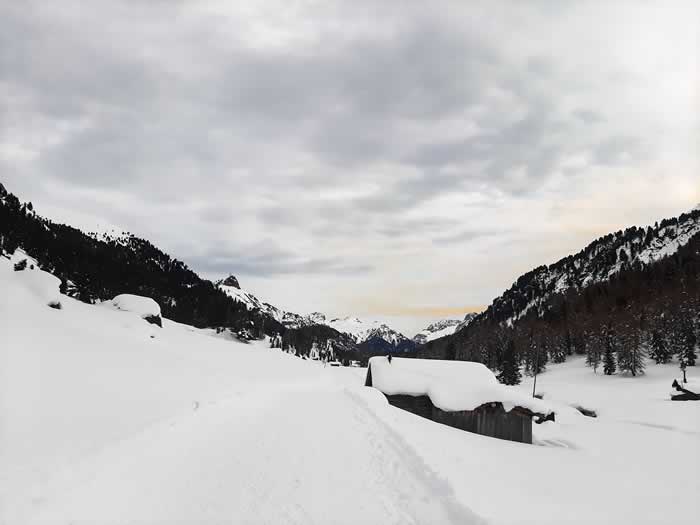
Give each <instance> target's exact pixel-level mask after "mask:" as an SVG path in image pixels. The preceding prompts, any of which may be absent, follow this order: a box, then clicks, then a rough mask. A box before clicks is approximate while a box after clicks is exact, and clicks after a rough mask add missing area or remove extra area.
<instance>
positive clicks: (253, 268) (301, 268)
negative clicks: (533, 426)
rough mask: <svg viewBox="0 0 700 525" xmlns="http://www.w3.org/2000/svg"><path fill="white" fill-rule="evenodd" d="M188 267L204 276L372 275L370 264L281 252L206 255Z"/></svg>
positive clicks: (193, 257)
mask: <svg viewBox="0 0 700 525" xmlns="http://www.w3.org/2000/svg"><path fill="white" fill-rule="evenodd" d="M187 260H188V261H190V265H191V266H192V267H193V268H196V269H197V270H198V271H201V272H203V273H206V274H218V275H228V274H234V275H237V276H238V275H243V276H255V277H275V276H279V275H290V274H302V275H303V274H314V275H318V274H332V275H346V276H349V275H362V274H366V273H369V272H371V271H372V269H373V267H372V266H371V265H369V264H361V263H348V262H347V261H345V260H343V259H342V258H340V257H311V258H299V257H298V256H296V255H294V254H292V253H289V252H285V251H282V250H275V251H274V252H267V253H231V252H224V253H216V252H213V253H207V254H205V255H194V256H190V257H189V258H188V259H187Z"/></svg>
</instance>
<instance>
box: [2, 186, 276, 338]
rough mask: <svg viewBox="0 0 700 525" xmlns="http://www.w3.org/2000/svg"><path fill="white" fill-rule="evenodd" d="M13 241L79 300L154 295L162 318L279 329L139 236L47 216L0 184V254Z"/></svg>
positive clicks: (254, 333) (257, 330)
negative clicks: (92, 230)
mask: <svg viewBox="0 0 700 525" xmlns="http://www.w3.org/2000/svg"><path fill="white" fill-rule="evenodd" d="M17 247H21V248H23V249H24V250H25V252H27V254H29V255H30V256H32V257H33V258H35V259H36V260H37V262H38V264H39V266H40V267H41V268H42V269H43V270H46V271H48V272H51V273H53V274H54V275H56V276H57V277H59V278H60V279H61V281H62V285H61V288H62V292H63V293H66V294H68V295H71V296H74V297H76V298H78V299H80V300H81V301H84V302H88V303H94V302H95V301H99V300H106V299H111V298H112V297H114V296H116V295H118V294H121V293H131V294H137V295H144V296H147V297H151V298H153V299H155V300H156V302H158V304H159V305H160V306H161V309H162V312H163V315H164V316H165V317H168V318H170V319H173V320H175V321H178V322H182V323H187V324H191V325H193V326H197V327H223V328H230V329H232V330H233V331H235V332H240V333H242V334H246V336H250V337H259V336H262V334H263V333H276V332H279V331H280V330H281V329H283V327H281V325H279V323H277V322H276V321H275V320H274V319H271V318H266V317H265V316H264V315H262V314H260V313H259V312H255V311H249V310H248V309H246V307H245V305H243V304H242V303H240V302H237V301H234V300H233V299H232V298H230V297H228V296H227V295H226V294H225V293H223V292H222V291H221V290H219V289H218V288H216V287H215V286H214V285H213V284H212V283H211V282H210V281H207V280H205V279H201V278H200V277H199V276H198V275H197V274H196V273H195V272H193V271H192V270H190V269H189V268H188V267H187V265H186V264H185V263H183V262H182V261H179V260H177V259H173V258H171V257H170V256H169V255H167V254H166V253H163V252H162V251H161V250H159V249H158V248H156V247H155V246H153V245H152V244H151V243H150V242H148V241H147V240H144V239H140V238H138V237H136V236H134V235H126V236H123V237H109V236H104V237H103V238H95V237H92V236H89V235H86V234H85V233H83V232H82V231H80V230H78V229H76V228H73V227H71V226H67V225H65V224H57V223H54V222H52V221H50V220H48V219H45V218H43V217H41V216H39V215H38V214H37V213H36V211H35V210H34V208H33V206H32V204H31V203H24V204H23V203H21V202H20V200H19V199H18V198H17V197H16V196H14V195H13V194H11V193H8V192H7V190H6V189H5V188H4V186H2V184H0V253H1V251H3V250H4V251H5V252H7V253H12V252H14V250H15V249H16V248H17Z"/></svg>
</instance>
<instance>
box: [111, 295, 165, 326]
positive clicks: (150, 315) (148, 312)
mask: <svg viewBox="0 0 700 525" xmlns="http://www.w3.org/2000/svg"><path fill="white" fill-rule="evenodd" d="M109 304H110V305H111V306H113V307H114V308H116V309H117V310H124V311H126V312H132V313H135V314H136V315H138V316H139V317H141V318H142V319H145V320H146V321H148V322H149V323H152V324H157V325H158V326H162V324H163V321H162V318H161V316H160V306H158V303H157V302H155V301H154V300H153V299H151V298H150V297H143V296H141V295H133V294H128V293H125V294H120V295H117V296H116V297H115V298H114V299H112V300H111V301H109Z"/></svg>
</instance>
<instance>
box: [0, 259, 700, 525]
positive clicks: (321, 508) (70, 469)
mask: <svg viewBox="0 0 700 525" xmlns="http://www.w3.org/2000/svg"><path fill="white" fill-rule="evenodd" d="M31 272H33V273H31ZM54 286H55V287H57V286H58V282H57V280H52V278H51V277H50V276H46V275H45V274H42V272H40V271H39V270H31V271H30V270H25V272H13V271H12V266H11V264H10V263H9V261H7V260H6V259H3V258H0V290H2V293H0V465H2V468H0V524H3V525H5V524H6V525H22V524H30V523H32V524H33V523H51V524H63V523H70V522H72V521H77V522H81V520H82V522H84V523H105V522H110V523H174V522H177V523H198V524H209V523H217V524H218V523H305V524H306V523H311V524H313V523H319V524H321V523H323V524H327V523H353V524H355V523H402V524H403V523H409V524H410V523H421V524H423V523H429V524H442V523H465V524H469V523H478V522H479V521H480V518H479V517H477V516H480V517H481V518H484V519H486V520H487V521H488V522H490V523H496V524H516V523H540V524H541V523H549V524H561V523H567V524H569V523H578V524H584V523H586V524H588V523H630V524H632V523H635V524H636V523H675V524H690V523H695V521H696V519H697V516H698V515H700V500H699V499H698V498H697V494H698V493H699V492H700V486H699V485H698V480H699V479H700V478H699V477H698V476H697V465H698V464H700V456H699V452H698V451H700V417H699V412H698V408H697V404H694V403H679V402H672V401H669V400H668V389H669V385H670V383H671V381H672V379H673V377H674V376H675V375H676V373H677V368H675V367H674V366H668V367H664V366H660V367H656V366H650V367H649V369H648V374H647V376H645V377H643V378H635V379H631V378H619V377H603V376H596V375H594V374H592V372H591V371H590V370H589V369H586V368H585V367H584V366H583V364H582V362H580V361H577V360H572V361H571V362H567V363H565V364H563V365H553V366H550V367H549V370H548V371H547V372H546V373H544V374H542V375H541V376H540V377H539V378H538V390H540V391H542V392H544V393H545V400H547V401H548V403H550V404H553V405H555V408H556V411H557V421H556V423H552V422H548V423H544V424H542V425H535V426H534V428H533V431H534V432H535V439H536V441H537V442H538V443H539V444H540V445H541V446H536V445H525V444H521V443H512V442H507V441H501V440H496V439H491V438H487V437H484V436H478V435H475V434H469V433H465V432H461V431H459V430H457V429H453V428H450V427H446V426H443V425H439V424H436V423H433V422H431V421H428V420H424V419H422V418H420V417H417V416H415V415H413V414H410V413H407V412H404V411H401V410H398V409H396V408H394V407H391V406H390V405H388V403H386V401H385V399H384V398H383V396H382V395H381V394H380V393H379V392H377V391H376V390H374V389H368V388H364V387H362V386H361V385H362V384H363V381H364V375H365V370H363V369H345V368H330V367H329V368H325V369H324V368H323V367H321V366H319V365H318V364H316V363H310V362H307V361H302V360H299V359H296V358H294V357H291V356H289V355H286V354H283V353H281V352H280V351H279V350H276V349H269V348H266V345H265V344H264V343H255V344H251V345H245V344H240V343H234V342H232V341H230V340H225V339H224V338H223V337H220V336H216V334H214V332H213V331H207V330H196V329H193V328H191V327H188V326H184V325H179V324H176V323H173V322H170V321H168V320H167V319H165V320H164V322H163V328H162V329H160V328H158V327H156V326H154V325H149V324H147V323H144V322H143V320H142V319H141V318H140V316H139V315H138V313H134V312H123V311H116V310H114V309H111V308H101V307H99V306H91V305H86V304H83V303H80V302H77V301H74V300H72V299H70V298H67V297H64V296H61V297H60V300H61V302H62V304H63V309H62V310H55V309H52V308H49V307H47V306H46V299H47V297H51V296H54V295H55V294H56V290H54V289H53V287H54ZM697 375H698V374H697V370H696V369H690V370H689V376H690V377H691V378H693V379H695V378H696V377H697ZM520 388H521V390H522V392H527V391H528V389H529V388H531V385H530V384H528V381H527V380H526V381H525V382H524V384H523V385H521V387H520ZM574 403H580V404H582V405H583V406H586V407H587V408H592V409H594V410H596V411H597V412H598V414H599V417H598V418H597V419H592V418H587V417H584V416H582V415H580V414H579V413H578V412H577V411H576V410H575V409H573V408H571V406H570V405H571V404H574ZM542 445H543V446H542Z"/></svg>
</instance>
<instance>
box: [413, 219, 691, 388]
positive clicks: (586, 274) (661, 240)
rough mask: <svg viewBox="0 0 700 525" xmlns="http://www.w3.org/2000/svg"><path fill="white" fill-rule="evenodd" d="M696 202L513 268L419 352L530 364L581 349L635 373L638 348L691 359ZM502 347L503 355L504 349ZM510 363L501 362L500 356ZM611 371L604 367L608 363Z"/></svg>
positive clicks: (494, 363)
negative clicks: (493, 293) (520, 269)
mask: <svg viewBox="0 0 700 525" xmlns="http://www.w3.org/2000/svg"><path fill="white" fill-rule="evenodd" d="M699 319H700V210H697V209H695V210H693V211H691V212H689V213H684V214H682V215H680V216H679V217H677V218H672V219H665V220H663V221H661V223H656V224H655V225H654V226H648V227H646V228H638V227H631V228H628V229H626V230H624V231H618V232H615V233H610V234H608V235H605V236H603V237H601V238H599V239H597V240H595V241H593V242H592V243H591V244H589V245H588V246H586V247H585V248H584V249H582V250H581V251H580V252H578V253H576V254H574V255H570V256H567V257H564V258H563V259H561V260H559V261H557V262H555V263H554V264H551V265H549V266H540V267H538V268H535V269H534V270H532V271H530V272H528V273H526V274H524V275H522V276H520V277H519V278H518V279H517V280H516V282H515V283H514V284H513V285H512V286H511V287H510V288H509V289H508V290H506V291H505V292H504V293H503V294H502V295H500V296H499V297H497V298H496V299H494V301H493V302H492V304H491V305H490V306H489V307H488V308H487V310H485V311H484V312H482V313H481V314H479V315H477V316H476V317H475V318H474V320H473V321H472V322H471V323H469V324H468V325H467V326H466V327H464V328H462V329H460V330H457V331H456V332H455V334H453V335H451V336H449V337H444V338H441V339H435V340H433V341H428V342H427V343H426V344H425V345H424V346H423V347H421V349H420V351H419V354H420V355H423V356H426V357H453V358H456V359H467V360H474V361H480V362H483V363H485V364H487V365H488V366H489V367H490V368H492V369H496V370H498V369H502V368H503V367H504V366H505V363H506V362H508V363H518V364H524V365H525V369H526V370H527V371H533V370H540V369H541V368H542V367H543V366H544V365H545V364H546V363H547V362H548V361H550V360H551V361H554V362H562V361H564V360H565V359H566V358H567V357H568V356H569V355H572V354H586V355H587V356H588V357H589V360H590V361H591V363H593V364H594V366H596V367H597V364H598V363H599V362H600V360H601V355H602V354H603V353H604V352H606V351H607V352H608V353H609V355H610V357H609V367H608V369H610V370H618V371H620V370H621V371H623V372H626V373H630V374H631V375H637V373H639V372H641V370H639V366H638V365H639V364H640V362H641V361H640V359H639V355H641V353H643V352H645V353H650V354H651V355H652V357H654V358H655V359H656V360H657V361H659V362H666V361H668V359H670V358H671V357H673V356H674V355H675V356H677V357H682V358H683V359H687V360H689V361H692V362H694V359H695V358H694V357H692V355H694V353H695V344H696V341H697V340H698V338H699V336H700V334H699V333H698V331H699V330H700V326H699ZM509 356H512V359H511V357H509ZM509 366H511V365H509ZM611 373H612V372H611Z"/></svg>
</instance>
